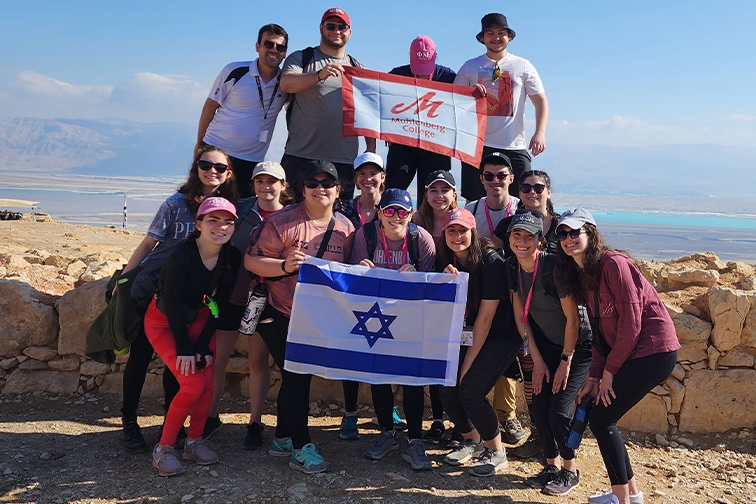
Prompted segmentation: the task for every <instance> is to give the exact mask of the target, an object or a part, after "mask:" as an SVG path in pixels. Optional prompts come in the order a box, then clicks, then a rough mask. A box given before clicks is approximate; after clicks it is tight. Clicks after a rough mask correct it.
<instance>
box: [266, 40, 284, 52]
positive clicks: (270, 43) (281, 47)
mask: <svg viewBox="0 0 756 504" xmlns="http://www.w3.org/2000/svg"><path fill="white" fill-rule="evenodd" d="M262 44H263V47H265V49H273V48H274V47H275V48H276V51H278V52H286V46H285V45H283V44H276V43H274V42H273V41H272V40H263V43H262Z"/></svg>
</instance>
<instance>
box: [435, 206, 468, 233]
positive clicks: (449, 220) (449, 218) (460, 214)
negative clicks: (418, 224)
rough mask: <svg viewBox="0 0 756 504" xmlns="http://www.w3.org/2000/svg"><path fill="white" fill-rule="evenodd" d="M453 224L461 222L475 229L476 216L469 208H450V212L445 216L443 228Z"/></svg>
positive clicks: (461, 224)
mask: <svg viewBox="0 0 756 504" xmlns="http://www.w3.org/2000/svg"><path fill="white" fill-rule="evenodd" d="M453 224H459V225H460V226H464V227H466V228H467V229H475V227H476V224H475V217H473V214H471V213H470V211H469V210H466V209H464V208H455V209H454V210H449V213H447V214H446V217H444V224H443V226H442V227H441V229H446V228H448V227H449V226H451V225H453Z"/></svg>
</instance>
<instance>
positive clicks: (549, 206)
mask: <svg viewBox="0 0 756 504" xmlns="http://www.w3.org/2000/svg"><path fill="white" fill-rule="evenodd" d="M528 177H538V178H540V179H541V180H543V185H545V186H546V189H549V190H551V177H549V174H548V173H546V172H545V171H541V170H525V171H524V172H522V174H521V175H520V182H519V183H520V185H522V181H523V180H525V179H526V178H528ZM517 191H518V192H519V191H520V188H519V187H518V188H517ZM518 208H525V205H524V204H523V203H522V200H520V203H519V205H518ZM546 211H547V212H548V213H549V215H551V216H552V217H553V216H554V215H556V213H555V212H554V204H553V203H552V202H551V198H548V199H547V200H546ZM544 232H548V229H545V230H544Z"/></svg>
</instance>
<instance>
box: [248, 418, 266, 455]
mask: <svg viewBox="0 0 756 504" xmlns="http://www.w3.org/2000/svg"><path fill="white" fill-rule="evenodd" d="M264 430H265V428H264V427H263V426H262V425H260V424H259V423H257V422H252V423H251V424H248V425H247V435H246V436H244V444H243V445H242V446H243V447H244V449H245V450H254V449H255V448H260V447H261V446H262V445H263V431H264Z"/></svg>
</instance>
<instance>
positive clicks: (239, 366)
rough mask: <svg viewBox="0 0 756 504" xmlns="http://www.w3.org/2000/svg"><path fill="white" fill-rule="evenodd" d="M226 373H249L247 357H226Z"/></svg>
mask: <svg viewBox="0 0 756 504" xmlns="http://www.w3.org/2000/svg"><path fill="white" fill-rule="evenodd" d="M226 373H236V374H247V373H249V365H248V364H247V358H246V357H238V356H235V357H231V358H230V359H228V365H227V366H226Z"/></svg>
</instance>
